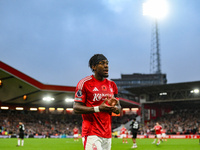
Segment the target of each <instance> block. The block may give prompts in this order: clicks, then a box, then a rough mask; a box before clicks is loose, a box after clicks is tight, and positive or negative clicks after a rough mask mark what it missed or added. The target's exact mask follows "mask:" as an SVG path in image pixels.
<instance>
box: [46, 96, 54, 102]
mask: <svg viewBox="0 0 200 150" xmlns="http://www.w3.org/2000/svg"><path fill="white" fill-rule="evenodd" d="M54 100H55V99H54V98H53V97H44V98H43V101H54Z"/></svg>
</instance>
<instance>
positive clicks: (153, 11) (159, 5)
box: [143, 0, 168, 19]
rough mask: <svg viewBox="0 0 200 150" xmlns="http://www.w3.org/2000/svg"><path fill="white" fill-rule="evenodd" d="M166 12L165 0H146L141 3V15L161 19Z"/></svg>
mask: <svg viewBox="0 0 200 150" xmlns="http://www.w3.org/2000/svg"><path fill="white" fill-rule="evenodd" d="M167 14H168V4H167V1H166V0H148V1H147V2H145V3H143V15H144V16H150V17H153V18H155V19H161V18H163V17H165V16H166V15H167Z"/></svg>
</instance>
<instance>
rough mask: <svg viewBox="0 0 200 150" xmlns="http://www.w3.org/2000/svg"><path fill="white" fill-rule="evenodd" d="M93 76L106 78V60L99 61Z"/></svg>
mask: <svg viewBox="0 0 200 150" xmlns="http://www.w3.org/2000/svg"><path fill="white" fill-rule="evenodd" d="M95 67H96V71H95V74H96V75H97V76H99V77H103V78H107V77H108V60H102V61H100V62H99V63H98V64H97V65H96V66H95Z"/></svg>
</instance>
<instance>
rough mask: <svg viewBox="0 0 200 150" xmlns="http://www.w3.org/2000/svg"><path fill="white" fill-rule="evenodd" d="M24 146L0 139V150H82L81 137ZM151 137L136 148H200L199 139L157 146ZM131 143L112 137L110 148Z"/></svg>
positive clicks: (122, 148)
mask: <svg viewBox="0 0 200 150" xmlns="http://www.w3.org/2000/svg"><path fill="white" fill-rule="evenodd" d="M24 141H25V142H24V146H23V147H22V146H20V147H17V146H16V145H17V139H16V138H11V139H0V150H83V145H82V141H81V139H79V141H78V142H74V140H73V139H50V138H49V139H32V138H29V139H25V140H24ZM152 142H153V139H137V145H138V147H137V148H135V149H137V150H200V144H199V139H168V140H167V141H166V142H162V143H161V144H160V145H159V146H157V145H156V144H152ZM132 145H133V143H132V140H131V139H128V143H127V144H123V143H122V139H115V138H113V139H112V149H111V150H133V149H132V148H131V147H132Z"/></svg>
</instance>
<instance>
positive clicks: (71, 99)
mask: <svg viewBox="0 0 200 150" xmlns="http://www.w3.org/2000/svg"><path fill="white" fill-rule="evenodd" d="M73 101H74V99H73V98H66V99H65V102H67V103H70V102H73Z"/></svg>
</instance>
